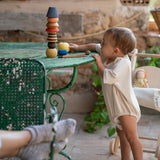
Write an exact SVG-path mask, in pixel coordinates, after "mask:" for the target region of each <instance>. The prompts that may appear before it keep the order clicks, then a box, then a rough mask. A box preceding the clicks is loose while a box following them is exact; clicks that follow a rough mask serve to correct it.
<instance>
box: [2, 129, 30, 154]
mask: <svg viewBox="0 0 160 160" xmlns="http://www.w3.org/2000/svg"><path fill="white" fill-rule="evenodd" d="M0 137H1V142H2V148H1V150H0V157H13V156H16V155H17V153H18V152H19V149H20V148H21V147H23V146H26V145H27V144H28V143H29V142H30V140H31V133H30V132H29V131H0Z"/></svg>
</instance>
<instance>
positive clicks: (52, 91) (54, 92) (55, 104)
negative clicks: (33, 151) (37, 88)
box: [46, 66, 77, 160]
mask: <svg viewBox="0 0 160 160" xmlns="http://www.w3.org/2000/svg"><path fill="white" fill-rule="evenodd" d="M52 71H53V69H51V70H49V71H48V72H47V75H48V74H50V73H51V72H52ZM76 77H77V66H74V70H73V76H72V79H71V81H70V83H69V84H68V85H67V86H65V87H63V88H59V89H51V80H50V78H49V77H47V80H48V83H49V87H48V90H47V99H48V97H49V103H50V104H51V106H52V107H55V108H57V107H58V105H59V102H58V100H56V99H54V100H52V99H53V98H52V97H53V96H55V95H57V96H59V97H60V98H61V99H62V102H63V107H62V111H61V113H60V115H59V118H58V120H60V119H61V118H62V115H63V113H64V110H65V106H66V103H65V99H64V97H63V96H62V95H61V94H60V92H63V91H66V90H68V89H69V88H70V87H71V86H72V85H73V84H74V82H75V80H76ZM49 94H50V96H49ZM46 105H47V100H46ZM54 143H55V136H54V137H53V140H52V142H51V153H50V159H49V160H53V159H54V146H53V144H54ZM59 154H61V155H63V156H64V157H66V158H67V159H68V160H73V158H72V157H71V156H69V155H68V154H67V153H65V152H63V151H61V152H59Z"/></svg>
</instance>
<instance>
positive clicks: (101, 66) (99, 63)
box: [91, 54, 105, 77]
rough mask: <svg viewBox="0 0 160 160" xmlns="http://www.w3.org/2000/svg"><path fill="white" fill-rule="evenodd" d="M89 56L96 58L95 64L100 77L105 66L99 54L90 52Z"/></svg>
mask: <svg viewBox="0 0 160 160" xmlns="http://www.w3.org/2000/svg"><path fill="white" fill-rule="evenodd" d="M91 56H92V57H94V58H95V59H96V65H97V68H98V71H99V74H100V76H101V77H103V72H104V69H105V66H104V64H103V61H102V58H101V56H100V55H98V54H92V55H91Z"/></svg>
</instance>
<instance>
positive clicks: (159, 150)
mask: <svg viewBox="0 0 160 160" xmlns="http://www.w3.org/2000/svg"><path fill="white" fill-rule="evenodd" d="M156 157H157V158H158V160H160V132H159V136H158V141H157V148H156Z"/></svg>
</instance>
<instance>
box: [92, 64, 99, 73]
mask: <svg viewBox="0 0 160 160" xmlns="http://www.w3.org/2000/svg"><path fill="white" fill-rule="evenodd" d="M92 69H93V71H96V72H97V71H98V68H97V65H96V63H93V65H92Z"/></svg>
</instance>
